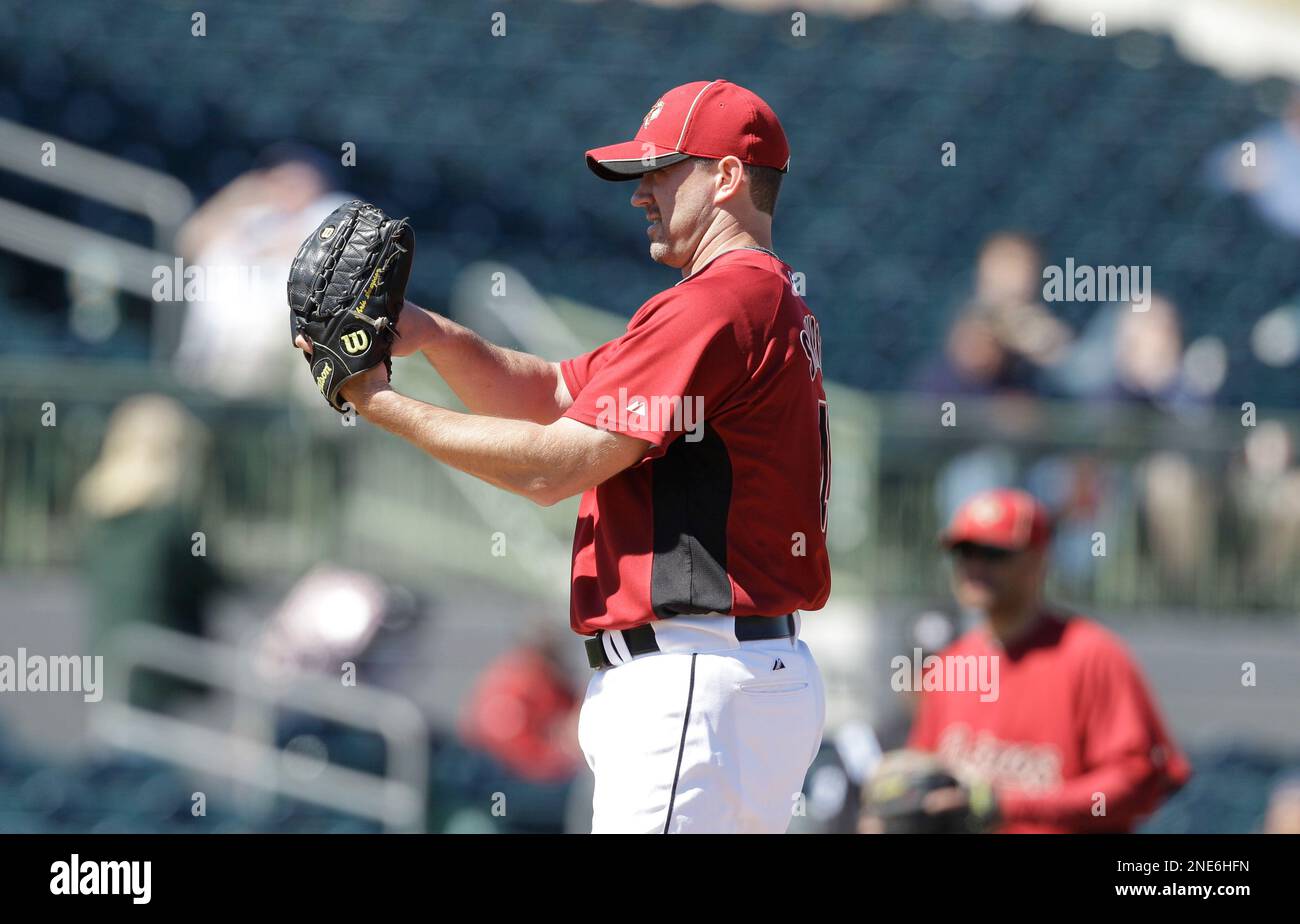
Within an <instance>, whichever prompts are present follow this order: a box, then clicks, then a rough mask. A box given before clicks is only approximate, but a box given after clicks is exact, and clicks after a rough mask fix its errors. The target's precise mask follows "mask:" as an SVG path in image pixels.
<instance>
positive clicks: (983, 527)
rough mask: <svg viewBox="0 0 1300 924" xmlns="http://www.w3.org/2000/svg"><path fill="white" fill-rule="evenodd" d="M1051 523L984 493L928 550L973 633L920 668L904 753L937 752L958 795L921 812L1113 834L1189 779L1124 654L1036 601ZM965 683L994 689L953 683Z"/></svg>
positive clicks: (1011, 827)
mask: <svg viewBox="0 0 1300 924" xmlns="http://www.w3.org/2000/svg"><path fill="white" fill-rule="evenodd" d="M1050 538H1051V524H1050V520H1049V517H1048V514H1047V511H1046V510H1045V509H1044V507H1043V505H1042V504H1040V503H1039V502H1038V501H1037V500H1035V499H1034V498H1033V497H1031V496H1030V495H1028V494H1026V493H1024V492H1023V491H1014V490H1007V489H1000V490H993V491H985V492H983V493H981V494H978V495H976V496H975V497H973V498H971V499H970V500H968V501H967V502H966V503H965V504H963V505H962V506H961V508H959V509H958V511H957V513H956V514H955V515H954V516H953V520H952V523H951V524H949V526H948V528H947V529H946V530H945V531H944V532H943V534H942V536H941V537H940V540H941V542H942V544H943V545H944V547H946V548H947V549H948V551H949V552H950V553H951V555H952V560H953V592H954V594H955V595H956V597H957V601H958V603H960V604H961V605H962V607H963V608H965V609H967V610H970V611H974V612H978V613H980V614H981V615H982V617H983V622H982V624H981V625H979V626H978V627H977V628H975V629H974V630H972V631H970V632H968V633H966V634H965V635H964V636H962V637H961V638H959V639H958V640H957V641H956V642H954V643H953V644H952V645H951V646H949V647H948V648H947V649H945V650H944V651H942V652H941V653H940V654H939V657H938V659H937V660H936V661H934V662H932V663H927V664H926V665H925V683H924V684H923V687H922V695H921V701H920V706H919V709H918V711H917V717H916V723H915V725H914V726H913V728H912V734H911V737H910V739H909V742H908V744H909V747H911V748H913V749H916V750H920V751H929V752H934V753H936V754H937V755H938V756H939V757H940V758H941V759H942V760H943V762H944V763H945V764H946V765H947V767H948V769H949V770H951V771H952V774H953V776H955V777H956V778H957V779H958V780H960V781H961V782H962V784H963V785H962V786H961V787H960V788H950V789H948V790H940V791H938V792H936V793H932V794H931V796H930V797H928V799H927V808H928V810H931V811H934V812H936V813H938V812H945V811H952V810H953V809H954V808H963V807H967V806H970V807H973V808H974V809H975V810H976V811H977V812H981V813H983V814H984V815H985V816H986V820H987V822H988V826H989V827H993V828H995V829H996V830H999V831H1001V832H1004V833H1084V832H1103V831H1109V832H1123V831H1130V830H1132V828H1133V826H1134V825H1135V824H1136V823H1137V822H1138V821H1139V820H1140V819H1141V818H1142V817H1143V816H1144V815H1146V814H1149V813H1150V812H1151V811H1153V810H1154V809H1155V808H1156V806H1157V805H1159V804H1160V802H1161V801H1163V800H1164V799H1165V798H1166V797H1167V796H1169V795H1170V794H1171V793H1172V792H1174V791H1176V790H1177V789H1179V788H1180V787H1181V786H1182V785H1183V784H1184V783H1185V782H1186V781H1187V779H1188V777H1189V776H1190V773H1191V770H1190V767H1189V765H1188V763H1187V761H1186V759H1185V758H1184V757H1183V755H1182V754H1181V753H1180V752H1179V750H1178V748H1177V747H1176V746H1175V744H1174V742H1173V741H1172V739H1171V738H1170V737H1169V735H1168V734H1167V733H1166V731H1165V728H1164V723H1163V722H1162V720H1161V718H1160V714H1159V712H1158V710H1157V707H1156V704H1155V701H1154V699H1153V698H1152V696H1151V693H1150V691H1149V690H1148V689H1147V685H1146V682H1145V681H1144V679H1143V677H1142V673H1141V671H1140V669H1139V668H1138V666H1137V665H1136V664H1135V663H1134V661H1133V658H1132V657H1131V655H1130V654H1129V653H1128V651H1127V650H1126V648H1125V647H1124V645H1123V644H1122V643H1121V642H1120V640H1119V639H1118V638H1116V637H1115V636H1114V635H1113V634H1112V633H1110V632H1109V631H1107V630H1106V629H1104V628H1103V627H1102V626H1100V625H1099V624H1097V623H1095V622H1093V621H1091V620H1088V619H1084V618H1083V617H1080V616H1075V615H1070V614H1066V613H1063V612H1059V611H1057V610H1054V609H1053V608H1051V607H1050V606H1048V605H1047V604H1046V603H1044V601H1043V578H1044V575H1045V572H1046V568H1047V547H1048V543H1049V540H1050ZM953 665H956V666H960V667H963V668H964V669H965V670H966V673H967V674H968V675H971V676H980V677H984V678H992V679H993V681H994V682H992V683H990V684H983V685H973V684H970V683H963V682H961V678H962V676H963V674H962V672H961V671H956V670H954V669H953V667H952V666H953Z"/></svg>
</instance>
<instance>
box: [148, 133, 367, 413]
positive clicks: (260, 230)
mask: <svg viewBox="0 0 1300 924" xmlns="http://www.w3.org/2000/svg"><path fill="white" fill-rule="evenodd" d="M330 168H331V164H330V162H329V161H327V160H326V159H324V158H323V157H322V156H321V155H320V154H318V153H317V152H315V151H313V150H312V149H310V148H305V147H302V146H300V145H294V144H279V145H273V146H272V147H270V148H268V149H267V150H266V151H264V152H263V153H262V155H261V156H260V157H259V158H258V161H257V164H256V166H255V167H254V169H252V170H250V171H249V172H247V173H244V174H242V175H240V176H238V177H236V178H235V179H234V180H232V181H231V182H230V183H229V184H227V185H226V186H225V187H223V188H222V189H221V190H220V191H219V192H217V193H216V194H215V195H214V196H212V198H211V199H209V200H208V201H207V202H205V203H204V204H203V205H202V206H201V207H199V209H197V210H196V211H195V212H194V214H193V215H192V216H190V218H189V220H188V221H186V223H185V225H184V226H183V227H182V228H181V230H180V233H179V234H178V235H177V251H178V252H179V254H180V256H181V257H182V259H183V260H184V266H185V268H186V269H187V270H189V268H190V267H196V268H198V270H199V277H198V278H200V279H201V280H202V283H203V284H202V286H200V287H198V291H197V294H198V295H199V297H197V298H195V299H194V300H192V301H190V300H188V299H187V304H186V306H185V320H184V324H183V326H182V329H181V337H180V343H179V346H178V347H177V351H176V354H175V357H174V360H173V362H174V365H175V368H176V373H177V375H178V376H179V377H180V378H182V379H183V380H185V381H188V382H189V383H191V384H193V385H195V386H197V387H199V388H204V389H207V390H210V391H214V392H217V393H218V394H220V395H222V396H223V397H225V398H231V399H249V398H256V397H258V396H261V395H269V394H275V395H279V394H285V393H286V392H290V393H299V394H301V395H303V396H305V397H309V396H315V392H314V390H312V389H311V388H310V385H311V382H310V381H309V380H308V378H306V377H304V376H302V375H301V374H300V373H301V369H300V368H299V367H300V366H301V363H302V360H301V359H300V358H299V356H298V355H297V351H295V350H291V349H286V345H287V344H288V343H289V331H288V327H287V325H286V323H285V317H286V312H285V304H286V302H285V298H286V296H285V286H286V283H287V281H288V277H289V266H290V264H291V263H292V262H293V258H294V255H295V254H296V253H297V252H298V248H299V247H300V246H301V244H302V242H303V240H304V239H305V238H306V237H307V235H309V234H310V233H311V232H312V231H313V230H315V228H316V227H317V225H319V224H320V223H321V221H323V220H324V219H325V217H326V216H327V215H329V213H330V212H332V211H333V210H334V209H335V208H336V207H338V206H339V205H340V204H341V203H343V202H345V201H346V200H347V199H349V198H351V197H349V196H348V195H346V194H344V193H342V192H338V191H335V190H333V188H332V186H333V183H332V181H331V178H330V173H331V169H330ZM187 282H188V281H187ZM183 284H184V283H182V282H181V281H179V280H178V281H177V287H178V288H179V287H181V286H182V285H183ZM299 386H301V387H299Z"/></svg>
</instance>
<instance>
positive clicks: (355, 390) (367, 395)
mask: <svg viewBox="0 0 1300 924" xmlns="http://www.w3.org/2000/svg"><path fill="white" fill-rule="evenodd" d="M417 310H418V309H417ZM293 345H294V346H296V347H297V348H298V349H300V350H302V351H303V352H304V353H306V354H307V355H308V356H310V355H311V341H310V340H308V339H307V338H306V337H304V336H303V335H302V334H299V335H298V336H296V337H294V338H293ZM391 390H392V385H391V384H390V383H389V381H388V372H387V370H386V369H384V366H383V364H382V363H381V364H380V365H378V366H372V367H371V368H369V369H367V370H366V371H365V372H363V373H361V374H360V375H358V376H354V377H353V378H351V379H348V381H347V382H346V383H345V384H344V385H343V387H342V388H341V389H340V391H341V392H342V394H343V398H344V400H346V401H348V402H349V403H351V405H352V406H353V407H354V408H356V410H357V413H359V414H363V415H364V413H365V406H366V404H368V403H369V401H370V399H371V398H373V397H374V396H375V395H376V394H378V393H379V392H381V391H391Z"/></svg>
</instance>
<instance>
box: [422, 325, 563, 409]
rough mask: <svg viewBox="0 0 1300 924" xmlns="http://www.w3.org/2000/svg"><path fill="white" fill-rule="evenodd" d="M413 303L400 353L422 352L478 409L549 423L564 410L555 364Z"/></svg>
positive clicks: (459, 394) (467, 404) (469, 405)
mask: <svg viewBox="0 0 1300 924" xmlns="http://www.w3.org/2000/svg"><path fill="white" fill-rule="evenodd" d="M407 306H408V310H407V312H406V313H405V314H404V315H403V317H402V321H401V324H400V325H399V327H400V328H402V337H401V338H399V339H398V341H397V346H398V348H399V349H398V350H397V351H396V352H397V353H398V355H405V354H404V352H403V350H404V351H405V353H409V352H414V351H415V350H417V349H418V350H419V351H420V352H422V353H423V354H424V357H425V358H426V359H427V360H428V361H429V362H430V363H432V364H433V366H434V368H435V369H437V370H438V374H439V375H441V376H442V378H443V380H444V381H445V382H446V383H447V384H448V385H449V386H450V387H451V390H452V391H454V392H455V393H456V397H458V398H460V400H461V401H463V402H464V403H465V407H467V408H468V409H469V410H470V411H471V412H472V413H474V414H487V415H490V416H492V417H510V418H514V419H517V420H530V421H533V422H534V423H541V424H547V423H551V422H552V421H553V420H555V419H556V418H557V417H559V416H560V415H561V414H562V413H563V412H564V410H565V408H564V407H563V406H562V404H561V398H560V393H561V387H560V381H559V372H558V370H557V369H556V367H555V365H554V364H553V363H549V362H547V361H546V360H544V359H542V358H540V357H537V356H533V355H531V354H529V353H520V352H519V351H517V350H511V349H507V348H506V347H501V346H497V345H496V344H494V343H490V342H488V341H487V340H485V339H484V338H482V337H480V336H479V335H478V334H476V333H474V332H473V331H472V330H470V329H469V328H467V327H464V326H462V325H460V324H457V323H456V322H455V321H452V320H449V319H448V318H445V317H443V316H442V315H439V314H436V313H434V312H432V311H428V310H426V309H423V308H418V307H416V306H415V305H414V304H412V303H411V302H407ZM412 309H413V310H412ZM408 328H409V337H408V330H407V329H408ZM403 341H406V343H403Z"/></svg>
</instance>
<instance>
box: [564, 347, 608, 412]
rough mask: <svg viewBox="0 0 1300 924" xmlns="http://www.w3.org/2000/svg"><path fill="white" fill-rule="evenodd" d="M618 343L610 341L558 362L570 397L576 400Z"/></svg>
mask: <svg viewBox="0 0 1300 924" xmlns="http://www.w3.org/2000/svg"><path fill="white" fill-rule="evenodd" d="M620 339H621V338H620ZM618 342H619V341H618V340H611V341H609V342H608V343H602V344H601V345H600V346H598V347H596V349H594V350H592V351H591V352H589V353H583V354H582V355H581V356H575V357H573V358H572V359H565V360H562V361H561V362H560V374H561V375H562V376H564V385H565V387H566V388H568V389H569V395H570V397H572V398H574V399H576V398H577V397H578V395H579V393H581V391H582V390H583V389H584V388H586V387H587V383H588V382H590V381H591V377H592V376H593V375H594V374H595V373H596V372H597V371H598V370H599V369H600V368H601V366H603V365H605V363H606V361H608V359H609V357H610V354H611V353H612V352H613V351H614V347H616V346H617V345H618Z"/></svg>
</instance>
